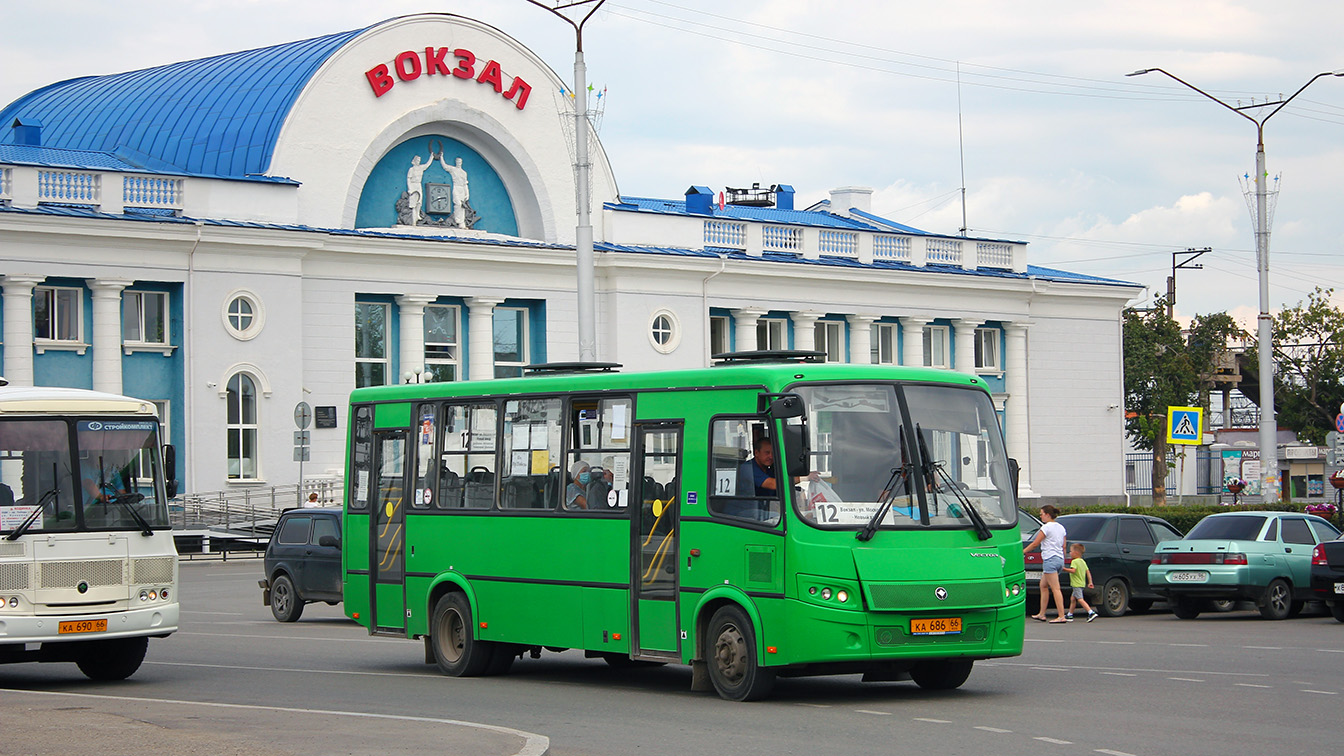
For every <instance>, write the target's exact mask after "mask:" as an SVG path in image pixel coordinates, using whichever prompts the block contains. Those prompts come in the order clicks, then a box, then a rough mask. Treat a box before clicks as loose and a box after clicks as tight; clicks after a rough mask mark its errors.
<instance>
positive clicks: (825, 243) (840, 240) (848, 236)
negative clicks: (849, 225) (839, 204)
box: [820, 229, 859, 259]
mask: <svg viewBox="0 0 1344 756" xmlns="http://www.w3.org/2000/svg"><path fill="white" fill-rule="evenodd" d="M820 248H821V254H823V255H825V256H827V257H848V258H854V259H857V258H858V256H859V234H858V232H856V231H834V230H831V229H822V231H821V240H820Z"/></svg>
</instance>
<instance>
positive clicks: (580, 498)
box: [565, 459, 591, 509]
mask: <svg viewBox="0 0 1344 756" xmlns="http://www.w3.org/2000/svg"><path fill="white" fill-rule="evenodd" d="M588 467H589V466H588V463H587V462H584V461H583V460H581V459H580V460H578V461H577V462H575V463H574V464H573V465H572V466H571V467H570V468H569V487H567V488H566V489H565V508H567V509H587V508H588V483H589V482H590V481H589V477H590V476H591V474H590V473H589V470H588Z"/></svg>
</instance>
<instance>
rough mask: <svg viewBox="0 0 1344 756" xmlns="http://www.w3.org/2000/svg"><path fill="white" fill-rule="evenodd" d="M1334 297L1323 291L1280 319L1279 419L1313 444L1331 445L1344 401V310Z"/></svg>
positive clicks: (1276, 386) (1287, 310)
mask: <svg viewBox="0 0 1344 756" xmlns="http://www.w3.org/2000/svg"><path fill="white" fill-rule="evenodd" d="M1333 293H1334V290H1333V289H1322V288H1320V287H1317V288H1316V290H1315V291H1313V292H1311V293H1310V294H1308V295H1307V299H1306V300H1305V301H1303V302H1298V303H1297V305H1296V306H1293V307H1287V308H1284V309H1283V310H1281V311H1279V313H1278V314H1277V315H1275V316H1274V363H1275V370H1274V408H1275V412H1276V414H1277V418H1276V419H1277V421H1278V424H1279V425H1280V426H1284V427H1288V428H1292V429H1294V430H1295V431H1297V435H1298V438H1299V439H1301V440H1302V441H1305V442H1307V443H1310V444H1323V443H1325V434H1326V433H1329V432H1330V431H1332V430H1334V429H1335V415H1336V414H1337V413H1338V412H1339V406H1340V403H1341V402H1344V311H1341V310H1340V308H1338V307H1336V306H1335V305H1333V304H1332V303H1331V302H1330V295H1331V294H1333ZM1251 357H1252V358H1253V359H1256V360H1258V358H1259V354H1258V353H1257V352H1254V351H1253V352H1252V353H1251ZM1256 364H1258V361H1257V363H1256Z"/></svg>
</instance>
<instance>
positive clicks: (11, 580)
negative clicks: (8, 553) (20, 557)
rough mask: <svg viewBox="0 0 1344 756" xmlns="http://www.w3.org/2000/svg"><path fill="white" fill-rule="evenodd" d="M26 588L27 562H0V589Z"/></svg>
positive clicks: (16, 589)
mask: <svg viewBox="0 0 1344 756" xmlns="http://www.w3.org/2000/svg"><path fill="white" fill-rule="evenodd" d="M26 590H28V563H27V562H19V563H17V564H15V563H14V562H10V563H9V564H0V591H26Z"/></svg>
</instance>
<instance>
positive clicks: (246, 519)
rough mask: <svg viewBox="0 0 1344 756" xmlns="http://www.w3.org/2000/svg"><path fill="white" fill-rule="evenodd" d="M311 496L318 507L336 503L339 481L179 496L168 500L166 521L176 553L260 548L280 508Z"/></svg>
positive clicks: (268, 537)
mask: <svg viewBox="0 0 1344 756" xmlns="http://www.w3.org/2000/svg"><path fill="white" fill-rule="evenodd" d="M310 494H317V503H318V504H319V505H321V506H324V507H325V506H339V505H340V503H341V501H342V496H343V494H344V490H343V488H342V486H341V482H340V481H336V480H309V481H306V482H304V483H303V484H302V485H300V484H297V483H295V484H289V485H281V486H269V487H266V488H242V489H230V490H225V491H211V492H207V493H190V494H183V495H182V496H179V497H177V498H175V499H173V500H172V501H170V502H169V505H168V512H169V519H170V521H171V522H172V525H173V530H174V532H175V533H176V537H177V541H178V552H179V553H183V554H186V553H192V552H207V553H208V552H219V551H225V550H229V549H243V550H260V549H264V548H265V544H266V541H268V540H269V539H270V537H271V532H272V531H274V530H275V522H276V520H277V519H279V517H280V513H281V512H283V511H285V510H286V509H292V508H294V507H299V506H303V504H304V502H305V501H307V499H308V496H309V495H310Z"/></svg>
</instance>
